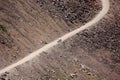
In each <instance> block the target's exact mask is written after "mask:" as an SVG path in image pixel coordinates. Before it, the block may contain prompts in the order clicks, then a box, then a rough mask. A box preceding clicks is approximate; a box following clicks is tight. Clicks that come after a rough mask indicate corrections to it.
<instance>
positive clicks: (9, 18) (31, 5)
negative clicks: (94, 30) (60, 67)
mask: <svg viewBox="0 0 120 80" xmlns="http://www.w3.org/2000/svg"><path fill="white" fill-rule="evenodd" d="M40 1H42V0H40ZM45 1H46V2H49V1H54V0H45ZM55 1H57V3H58V4H59V3H61V2H60V1H61V0H55ZM66 1H67V0H66ZM76 1H77V2H78V1H79V0H76ZM76 1H75V2H76ZM89 1H91V3H92V5H93V6H91V4H89V3H87V2H85V0H83V2H82V1H80V2H78V3H79V4H81V3H84V5H81V6H82V7H85V4H89V5H88V6H86V7H87V8H86V10H88V11H89V8H91V9H92V10H90V11H89V12H85V11H82V12H78V13H77V12H74V14H75V13H76V14H77V15H79V14H84V16H85V14H86V16H88V17H89V19H92V17H93V16H94V15H95V14H97V13H98V12H99V10H100V9H101V7H100V3H98V2H100V1H98V0H89ZM96 1H97V2H96ZM68 2H71V1H68ZM72 2H74V1H72ZM72 2H71V3H72ZM75 2H74V4H76V3H75ZM71 3H68V4H67V5H70V4H71ZM64 5H66V4H64ZM49 6H51V7H52V5H49ZM74 6H75V5H74ZM74 6H73V7H74ZM96 6H98V8H99V9H98V8H94V7H96ZM88 7H89V8H88ZM44 8H45V5H44ZM44 8H43V7H40V5H39V4H38V3H37V1H36V0H29V1H27V0H1V1H0V56H1V57H0V68H1V69H2V68H3V67H5V66H7V65H9V64H11V63H14V62H16V61H18V60H19V59H21V58H23V57H24V56H26V55H28V54H29V53H31V52H33V51H34V50H37V49H38V48H40V47H42V46H43V45H45V44H47V43H49V42H50V41H52V40H54V39H56V38H58V37H60V36H62V35H64V34H65V33H67V32H69V31H72V30H73V29H76V28H77V27H78V26H76V24H80V25H82V23H80V21H79V23H78V21H77V22H76V23H72V22H70V21H69V20H67V21H66V19H65V18H64V17H61V16H59V15H63V14H62V13H61V12H60V13H59V10H58V11H57V10H56V11H57V12H58V16H56V17H53V15H55V14H53V15H52V13H54V12H50V11H49V10H47V9H44ZM46 8H47V5H46ZM54 8H55V9H56V8H57V6H54ZM54 8H52V9H54ZM78 9H79V10H82V9H80V7H78ZM78 9H77V8H76V10H78ZM66 10H67V11H68V10H69V7H66ZM91 11H92V12H93V13H94V15H92V16H91V15H88V14H89V13H91ZM63 12H64V11H63ZM79 17H80V16H79ZM82 17H83V16H81V18H82ZM68 18H70V17H68ZM86 18H87V17H86ZM71 19H72V18H71Z"/></svg>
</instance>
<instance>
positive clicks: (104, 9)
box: [0, 0, 110, 75]
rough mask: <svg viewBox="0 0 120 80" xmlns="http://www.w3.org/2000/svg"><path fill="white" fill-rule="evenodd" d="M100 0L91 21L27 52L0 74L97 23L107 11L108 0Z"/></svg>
mask: <svg viewBox="0 0 120 80" xmlns="http://www.w3.org/2000/svg"><path fill="white" fill-rule="evenodd" d="M101 1H102V10H101V11H100V12H99V13H98V14H97V15H96V16H95V18H93V19H92V20H91V21H89V22H88V23H86V24H85V25H83V26H80V28H78V29H76V30H73V31H72V32H69V33H67V34H65V35H63V36H62V37H60V38H58V39H56V40H54V41H53V42H51V43H49V44H47V45H45V46H43V47H42V48H40V49H38V50H36V51H34V52H33V53H31V54H29V55H28V56H26V57H24V58H23V59H21V60H19V61H18V62H16V63H14V64H11V65H9V66H7V67H5V68H3V69H1V70H0V75H1V74H3V73H4V72H6V71H9V70H11V69H13V68H15V67H16V66H19V65H21V64H23V63H25V62H27V61H30V60H31V59H33V58H35V57H36V56H38V55H39V54H40V53H42V52H43V51H46V50H48V49H50V48H51V47H53V46H55V45H57V44H58V42H59V41H65V40H66V39H68V38H70V37H72V36H74V35H75V34H77V33H79V32H81V31H83V30H85V29H87V28H90V27H92V25H94V24H95V23H97V22H98V21H100V20H101V19H102V18H103V17H104V16H105V15H106V14H107V12H108V11H109V7H110V4H109V0H101Z"/></svg>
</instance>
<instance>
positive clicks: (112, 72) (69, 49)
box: [1, 0, 120, 80]
mask: <svg viewBox="0 0 120 80" xmlns="http://www.w3.org/2000/svg"><path fill="white" fill-rule="evenodd" d="M110 3H111V8H110V11H109V13H108V14H107V15H106V16H105V17H104V19H102V20H101V21H100V22H99V23H97V24H96V25H94V27H93V28H91V29H89V30H84V31H83V32H81V33H78V34H77V35H76V36H74V37H72V38H70V39H68V40H67V41H65V42H64V43H62V44H59V45H57V46H55V47H53V48H52V49H51V50H48V51H46V52H44V53H42V54H40V56H38V57H36V58H35V59H33V60H32V61H29V62H27V63H25V64H23V65H20V66H18V67H16V68H14V69H12V70H11V71H9V72H6V74H3V75H2V76H1V80H119V79H120V21H119V20H120V15H119V14H120V5H119V4H120V1H118V0H110Z"/></svg>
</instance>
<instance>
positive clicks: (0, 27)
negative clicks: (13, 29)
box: [0, 24, 7, 32]
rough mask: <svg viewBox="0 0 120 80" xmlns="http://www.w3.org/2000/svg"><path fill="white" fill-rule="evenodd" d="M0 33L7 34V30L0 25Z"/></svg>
mask: <svg viewBox="0 0 120 80" xmlns="http://www.w3.org/2000/svg"><path fill="white" fill-rule="evenodd" d="M0 31H4V32H7V29H6V27H5V26H3V25H1V24H0Z"/></svg>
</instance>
